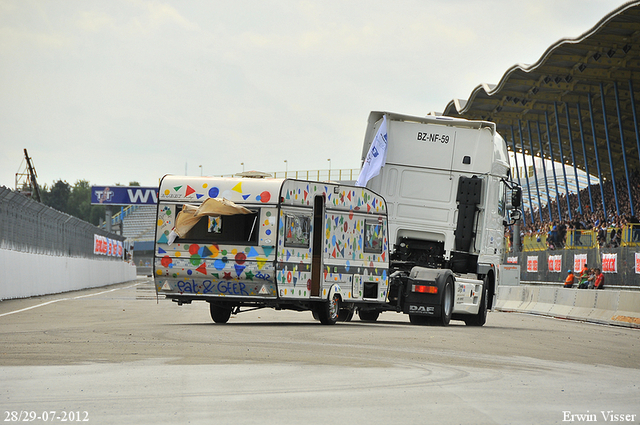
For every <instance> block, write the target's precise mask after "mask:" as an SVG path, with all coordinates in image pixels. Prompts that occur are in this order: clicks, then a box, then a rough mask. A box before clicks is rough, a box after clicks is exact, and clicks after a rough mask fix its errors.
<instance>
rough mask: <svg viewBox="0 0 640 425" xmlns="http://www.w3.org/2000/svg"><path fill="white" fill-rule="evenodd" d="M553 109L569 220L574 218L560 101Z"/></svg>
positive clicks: (554, 104)
mask: <svg viewBox="0 0 640 425" xmlns="http://www.w3.org/2000/svg"><path fill="white" fill-rule="evenodd" d="M553 109H554V111H555V115H556V132H557V133H558V147H559V148H560V163H561V164H562V175H563V176H564V187H565V189H566V196H567V210H568V212H569V220H572V219H573V217H572V216H571V202H570V201H569V183H567V169H566V168H565V166H564V154H563V152H562V137H561V136H560V118H559V117H558V103H557V102H553Z"/></svg>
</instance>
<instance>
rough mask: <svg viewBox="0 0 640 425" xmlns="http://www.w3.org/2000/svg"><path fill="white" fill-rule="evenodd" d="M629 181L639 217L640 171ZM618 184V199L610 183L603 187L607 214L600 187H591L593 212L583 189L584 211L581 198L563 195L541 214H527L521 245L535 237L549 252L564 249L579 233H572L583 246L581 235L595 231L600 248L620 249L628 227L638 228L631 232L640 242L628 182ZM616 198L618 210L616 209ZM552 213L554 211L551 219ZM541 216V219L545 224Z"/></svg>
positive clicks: (638, 225) (543, 209) (535, 212)
mask: <svg viewBox="0 0 640 425" xmlns="http://www.w3.org/2000/svg"><path fill="white" fill-rule="evenodd" d="M629 180H630V183H631V197H632V198H633V212H635V213H638V210H639V209H640V202H639V201H640V171H638V170H636V171H634V172H633V174H632V175H631V176H630V178H629ZM616 183H617V184H616V193H615V195H614V190H613V184H612V182H611V181H610V180H608V181H605V182H604V185H603V186H602V192H603V193H604V200H605V202H604V203H605V205H606V207H607V210H606V211H605V210H604V209H603V206H602V196H601V191H600V186H599V185H598V184H594V185H591V199H592V200H593V207H594V208H593V210H591V207H590V206H591V202H590V200H589V188H583V189H582V190H580V192H579V196H580V202H581V204H582V211H580V208H579V205H580V204H579V203H578V194H575V193H570V194H569V196H568V198H567V196H566V195H565V194H560V195H559V197H558V198H556V199H554V200H552V201H551V205H544V206H543V207H542V210H540V211H539V210H538V209H537V208H536V209H534V211H531V210H527V211H525V218H524V225H523V226H522V227H521V230H520V241H521V242H520V243H522V240H523V239H524V237H525V236H526V235H529V236H532V235H536V236H537V237H538V238H539V239H540V238H543V241H544V242H545V243H546V245H547V248H548V249H550V250H554V249H562V248H564V247H565V245H566V244H567V235H568V234H569V233H570V232H571V231H574V230H576V231H578V232H573V235H574V240H573V243H574V245H580V235H581V233H582V232H579V231H580V230H582V231H591V230H593V232H594V234H595V235H597V242H598V245H599V246H601V247H611V248H615V247H618V246H620V243H621V242H622V229H623V228H624V227H625V226H627V225H629V224H630V225H633V224H636V225H635V226H633V230H632V241H633V242H640V221H639V220H638V218H637V217H636V216H635V215H633V214H632V210H631V203H630V202H629V191H628V190H627V182H626V179H624V180H623V181H622V182H620V181H617V182H616ZM616 195H617V198H618V208H616ZM569 204H570V205H571V215H569ZM558 205H560V211H561V215H560V216H558ZM549 210H551V217H550V215H549ZM540 216H542V220H541V219H540ZM512 230H513V229H511V228H509V229H507V237H508V238H509V240H513V238H512V237H511V236H512V235H511V232H512ZM539 241H540V240H539Z"/></svg>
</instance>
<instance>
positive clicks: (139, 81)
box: [0, 0, 624, 188]
mask: <svg viewBox="0 0 640 425" xmlns="http://www.w3.org/2000/svg"><path fill="white" fill-rule="evenodd" d="M623 3H624V2H623V1H613V0H530V1H514V0H493V1H491V0H483V1H479V0H440V1H432V0H415V1H409V0H402V1H395V0H394V1H390V0H386V1H379V0H364V1H352V0H342V1H333V0H323V1H284V0H282V1H258V0H233V1H231V0H229V1H213V0H210V1H204V0H203V1H162V0H159V1H146V0H108V1H107V0H102V1H91V0H88V1H87V0H82V1H80V0H78V1H71V0H65V1H62V0H59V1H44V0H43V1H28V0H0V146H1V153H0V185H4V186H7V187H9V188H14V186H15V183H14V181H15V174H16V173H17V172H19V171H21V170H22V169H23V168H21V167H24V164H23V157H24V154H23V149H25V148H26V149H28V152H29V155H30V156H31V157H32V158H33V162H34V164H35V167H36V171H37V173H38V181H39V183H40V184H41V185H43V184H45V183H46V184H48V185H49V186H51V184H52V183H53V182H54V181H57V180H59V179H62V180H66V181H67V182H68V183H70V184H74V183H75V182H76V181H77V180H81V179H84V180H88V181H89V182H90V183H91V184H93V185H113V184H115V183H121V184H128V183H129V182H130V181H138V182H140V183H141V184H142V185H144V186H155V185H157V184H158V180H159V178H160V177H162V176H163V175H165V174H185V169H186V170H187V172H188V174H191V175H200V173H201V172H202V173H204V174H205V175H212V174H216V175H220V174H231V173H237V172H241V171H242V165H241V163H243V162H244V164H245V170H261V171H267V172H273V171H284V170H285V168H288V170H289V171H295V170H307V169H311V170H317V169H328V168H329V164H331V168H332V169H334V170H335V169H338V168H357V167H359V165H360V151H361V149H362V143H363V137H364V132H365V129H366V122H367V118H368V115H369V112H370V111H372V110H385V111H393V112H399V113H404V114H409V115H425V114H427V113H429V112H430V111H438V112H441V111H442V110H443V109H444V107H445V106H446V104H447V103H448V102H449V101H450V100H451V99H453V98H467V97H468V96H469V94H470V93H471V91H472V90H473V88H474V87H476V86H477V85H479V84H481V83H483V82H486V83H497V82H498V81H499V80H500V78H501V77H502V75H503V74H504V72H505V71H506V70H507V69H508V68H509V67H511V66H512V65H514V64H516V63H526V64H531V63H534V62H536V61H537V60H538V59H539V58H540V56H541V55H542V54H543V53H544V51H545V50H546V49H547V48H548V47H549V46H550V45H551V44H553V43H554V42H556V41H558V40H559V39H561V38H564V37H577V36H579V35H581V34H582V33H584V32H585V31H587V30H589V29H590V28H592V27H593V26H594V25H595V24H596V23H597V22H598V21H599V20H600V19H601V18H602V17H603V16H604V15H605V14H607V13H609V12H610V11H612V10H614V9H615V8H617V7H618V6H620V5H622V4H623ZM329 158H330V159H331V163H329V161H327V159H329ZM285 160H287V164H285V162H284V161H285ZM200 165H201V166H202V168H200Z"/></svg>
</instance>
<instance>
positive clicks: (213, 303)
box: [154, 176, 389, 324]
mask: <svg viewBox="0 0 640 425" xmlns="http://www.w3.org/2000/svg"><path fill="white" fill-rule="evenodd" d="M155 240H156V243H155V258H154V277H155V286H156V291H157V293H158V295H164V296H166V297H167V298H169V299H171V300H173V301H175V302H177V303H178V305H182V304H190V303H191V302H192V301H206V302H208V303H209V306H210V312H211V317H212V319H213V321H214V322H216V323H226V322H227V321H228V320H229V318H230V316H231V314H237V313H239V312H241V311H245V310H247V309H255V308H264V307H270V308H275V309H283V310H285V309H286V310H296V311H305V310H306V311H311V312H312V313H313V316H314V317H315V318H316V319H317V320H319V321H320V322H321V323H323V324H333V323H335V322H336V321H338V320H349V319H351V316H352V315H353V312H354V310H355V309H356V308H357V307H359V306H362V307H363V309H364V310H366V309H367V307H368V306H373V305H378V304H382V303H385V302H386V299H387V289H388V284H389V276H388V259H389V243H388V237H387V207H386V203H385V200H384V199H383V198H382V197H381V196H379V195H377V194H375V193H374V192H373V191H371V190H369V189H367V188H363V187H355V186H347V185H342V184H337V183H328V182H322V183H321V182H313V181H301V180H293V179H272V178H213V177H184V176H165V177H164V178H163V179H162V181H161V183H160V189H159V194H158V212H157V228H156V238H155Z"/></svg>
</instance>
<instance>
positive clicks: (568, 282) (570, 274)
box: [564, 270, 575, 288]
mask: <svg viewBox="0 0 640 425" xmlns="http://www.w3.org/2000/svg"><path fill="white" fill-rule="evenodd" d="M567 273H568V274H567V278H566V279H565V280H564V287H565V288H573V280H574V279H575V276H574V275H573V270H569V271H567Z"/></svg>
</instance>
